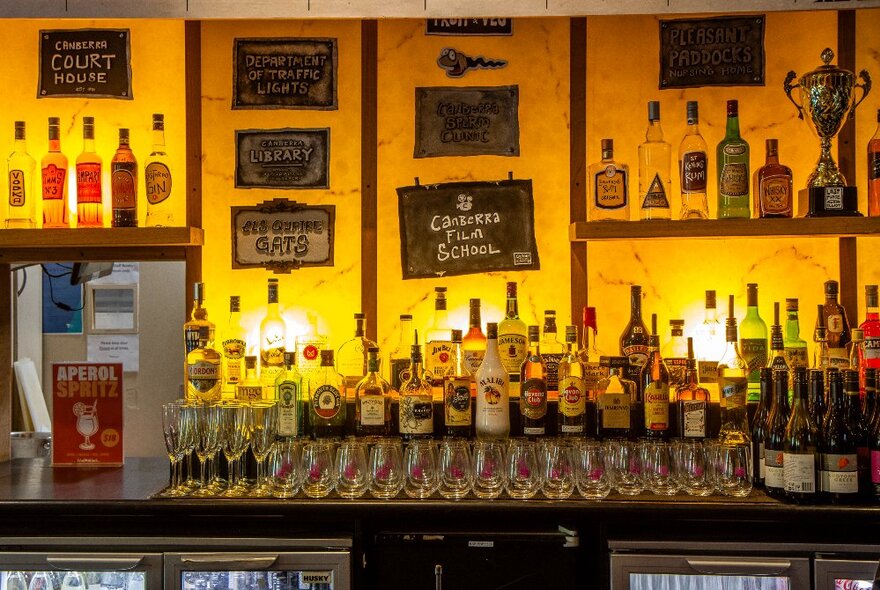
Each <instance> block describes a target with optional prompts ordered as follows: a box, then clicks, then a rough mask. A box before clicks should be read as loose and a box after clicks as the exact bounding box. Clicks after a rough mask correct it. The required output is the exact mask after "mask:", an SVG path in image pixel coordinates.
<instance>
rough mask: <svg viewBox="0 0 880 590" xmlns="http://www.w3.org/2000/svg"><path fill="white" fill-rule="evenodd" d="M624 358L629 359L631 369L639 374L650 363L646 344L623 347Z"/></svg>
mask: <svg viewBox="0 0 880 590" xmlns="http://www.w3.org/2000/svg"><path fill="white" fill-rule="evenodd" d="M622 352H623V356H625V357H627V358H628V359H629V364H630V369H631V370H632V371H633V372H635V373H638V372H639V371H640V370H641V368H642V367H643V366H644V365H645V363H647V362H648V347H647V346H646V345H644V344H633V345H631V346H624V347H623V351H622Z"/></svg>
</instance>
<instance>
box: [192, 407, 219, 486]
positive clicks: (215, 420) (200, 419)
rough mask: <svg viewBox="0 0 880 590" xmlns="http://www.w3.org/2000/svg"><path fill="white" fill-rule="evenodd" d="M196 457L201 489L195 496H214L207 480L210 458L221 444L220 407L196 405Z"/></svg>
mask: <svg viewBox="0 0 880 590" xmlns="http://www.w3.org/2000/svg"><path fill="white" fill-rule="evenodd" d="M195 420H196V434H197V440H196V449H195V450H196V456H197V457H198V458H199V488H198V489H197V490H196V491H194V492H193V493H192V495H193V496H199V497H204V496H214V495H216V492H215V491H214V490H213V489H211V488H210V487H209V486H208V481H207V478H206V474H207V461H208V458H209V457H210V456H211V455H212V454H213V453H215V452H216V450H217V448H218V445H219V443H220V406H219V405H218V404H212V403H207V402H206V403H199V404H197V405H195Z"/></svg>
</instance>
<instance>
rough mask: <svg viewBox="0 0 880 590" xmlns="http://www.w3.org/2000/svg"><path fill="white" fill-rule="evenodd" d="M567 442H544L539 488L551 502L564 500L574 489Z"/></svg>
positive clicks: (556, 440) (569, 446) (570, 454)
mask: <svg viewBox="0 0 880 590" xmlns="http://www.w3.org/2000/svg"><path fill="white" fill-rule="evenodd" d="M572 451H573V449H572V445H571V443H570V442H569V441H567V440H564V439H561V438H554V439H547V440H545V441H544V445H543V449H542V453H541V456H542V460H541V464H542V465H543V468H542V471H541V475H542V477H541V488H542V490H543V491H544V496H546V497H547V498H549V499H551V500H565V499H566V498H568V497H569V496H571V494H572V492H574V487H575V469H574V458H573V455H572Z"/></svg>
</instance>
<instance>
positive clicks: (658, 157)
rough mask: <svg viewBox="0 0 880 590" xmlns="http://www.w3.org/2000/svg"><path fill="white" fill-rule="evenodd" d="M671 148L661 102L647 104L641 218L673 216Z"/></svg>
mask: <svg viewBox="0 0 880 590" xmlns="http://www.w3.org/2000/svg"><path fill="white" fill-rule="evenodd" d="M671 167H672V148H671V146H670V145H669V143H667V142H666V141H664V140H663V129H662V128H661V127H660V103H659V102H658V101H656V100H652V101H651V102H649V103H648V130H647V132H646V133H645V141H644V142H642V143H641V144H639V203H640V206H639V218H640V219H642V220H645V219H670V218H671V217H672V207H671V206H670V200H671V198H672V197H671V195H670V192H669V190H670V186H671V184H672V181H671V180H670V178H671V176H670V175H671Z"/></svg>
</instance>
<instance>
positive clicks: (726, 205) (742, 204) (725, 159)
mask: <svg viewBox="0 0 880 590" xmlns="http://www.w3.org/2000/svg"><path fill="white" fill-rule="evenodd" d="M716 152H717V153H716V155H715V157H716V161H717V162H718V219H728V218H737V217H740V218H745V219H748V218H749V217H750V216H751V211H749V144H748V143H746V142H745V140H743V138H742V137H740V135H739V102H738V101H736V100H728V101H727V130H726V133H725V135H724V139H722V140H721V142H720V143H719V144H718V148H717V150H716Z"/></svg>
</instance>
